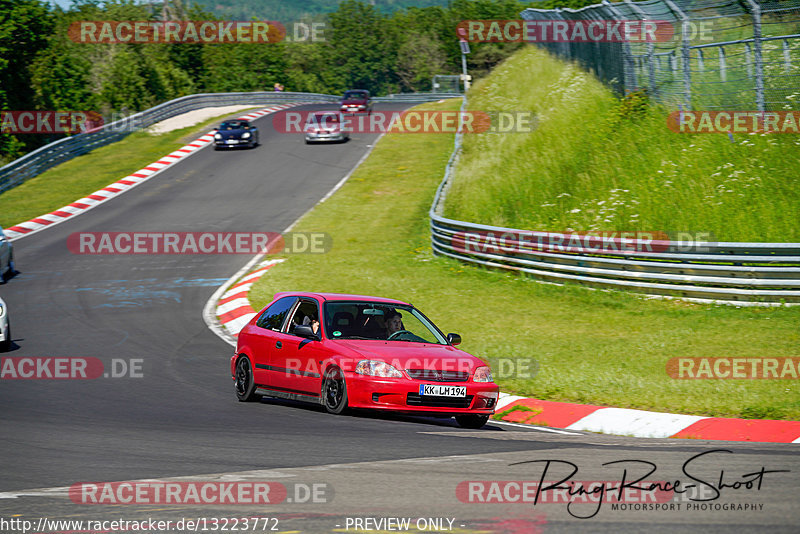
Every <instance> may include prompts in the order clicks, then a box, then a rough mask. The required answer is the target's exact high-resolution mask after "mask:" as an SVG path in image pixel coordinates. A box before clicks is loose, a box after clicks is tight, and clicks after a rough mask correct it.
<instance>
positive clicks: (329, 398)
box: [322, 368, 347, 415]
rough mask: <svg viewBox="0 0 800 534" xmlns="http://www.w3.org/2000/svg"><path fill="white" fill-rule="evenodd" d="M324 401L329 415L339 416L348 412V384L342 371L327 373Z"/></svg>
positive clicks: (323, 388) (324, 385) (323, 387)
mask: <svg viewBox="0 0 800 534" xmlns="http://www.w3.org/2000/svg"><path fill="white" fill-rule="evenodd" d="M322 401H323V404H324V405H325V409H326V410H327V411H328V413H332V414H334V415H339V414H342V413H344V412H345V411H346V410H347V383H346V382H345V380H344V373H342V371H341V370H340V369H338V368H334V369H331V370H330V371H328V372H327V373H325V381H324V382H323V384H322Z"/></svg>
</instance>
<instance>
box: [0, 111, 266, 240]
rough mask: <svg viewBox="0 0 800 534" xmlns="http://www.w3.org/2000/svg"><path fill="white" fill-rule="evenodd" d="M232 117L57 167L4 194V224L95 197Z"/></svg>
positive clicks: (0, 205)
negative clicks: (80, 199)
mask: <svg viewBox="0 0 800 534" xmlns="http://www.w3.org/2000/svg"><path fill="white" fill-rule="evenodd" d="M253 109H259V108H253ZM245 111H246V110H242V111H240V112H239V113H244V112H245ZM230 115H231V113H227V114H225V115H221V116H219V117H215V118H213V119H209V120H207V121H204V122H202V123H200V124H195V125H194V126H189V127H187V128H182V129H180V130H173V131H171V132H167V133H163V134H160V135H151V134H149V133H147V132H135V133H132V134H131V135H129V136H128V137H126V138H125V139H123V140H122V141H118V142H116V143H112V144H110V145H107V146H104V147H101V148H98V149H96V150H93V151H92V152H90V153H88V154H84V155H82V156H78V157H77V158H74V159H72V160H70V161H67V162H65V163H62V164H61V165H58V166H56V167H53V168H52V169H49V170H47V171H45V172H43V173H42V174H40V175H38V176H36V177H34V178H31V179H30V180H28V181H26V182H24V183H23V184H21V185H19V186H17V187H15V188H13V189H10V190H8V191H6V192H4V193H2V194H0V226H2V227H3V228H8V227H9V226H13V225H15V224H18V223H21V222H24V221H27V220H30V219H32V218H34V217H38V216H39V215H43V214H45V213H50V212H51V211H53V210H57V209H59V208H61V207H63V206H66V205H67V204H70V203H72V202H74V201H76V200H78V199H79V198H82V197H84V196H86V195H89V194H91V193H94V192H95V191H97V190H98V189H102V188H103V187H105V186H107V185H109V184H111V183H112V182H116V181H117V180H119V179H121V178H124V177H125V176H128V175H129V174H130V173H132V172H135V171H137V170H139V169H141V168H142V167H145V166H147V165H149V164H150V163H153V162H154V161H156V160H159V159H161V158H162V157H163V156H166V155H167V154H169V153H170V152H172V151H174V150H177V149H179V148H181V147H182V146H184V145H185V144H187V143H190V142H191V141H192V140H194V139H196V138H197V137H199V136H200V135H202V134H204V133H206V132H208V130H210V129H211V128H212V126H213V125H215V123H217V122H219V121H220V119H221V118H224V117H228V116H230ZM192 136H194V137H192Z"/></svg>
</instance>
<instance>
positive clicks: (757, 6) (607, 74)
mask: <svg viewBox="0 0 800 534" xmlns="http://www.w3.org/2000/svg"><path fill="white" fill-rule="evenodd" d="M521 16H522V18H523V19H525V20H529V21H561V20H563V21H581V22H591V21H638V22H639V23H640V24H641V23H643V22H645V21H650V22H652V23H657V22H659V21H663V22H664V23H668V24H671V26H672V28H673V29H674V32H672V35H671V37H668V38H667V39H661V38H659V39H656V40H650V41H649V42H634V41H630V40H629V41H627V42H549V43H544V42H542V43H539V44H540V45H541V46H543V47H545V48H547V49H549V50H550V51H551V52H552V53H554V54H555V55H557V56H559V57H561V58H564V59H569V60H574V61H577V62H579V63H580V64H581V65H582V66H583V67H584V68H587V69H589V70H591V71H593V72H594V73H595V74H596V75H597V76H598V77H599V78H600V79H601V80H603V81H604V82H606V83H607V84H609V85H610V86H611V87H612V88H613V89H614V90H615V91H616V92H618V93H620V94H625V93H627V92H630V91H637V90H646V91H647V92H648V93H649V94H650V95H651V96H652V97H653V98H655V99H657V100H659V101H661V102H663V103H664V104H666V105H668V106H672V107H678V106H681V107H682V108H683V109H709V110H713V109H752V110H758V111H765V110H767V111H779V110H800V0H768V1H756V0H645V1H643V2H632V1H630V0H626V1H625V2H613V3H612V2H608V1H604V2H603V3H602V4H597V5H593V6H589V7H586V8H583V9H579V10H572V9H554V10H542V9H526V10H525V11H523V12H522V13H521ZM664 25H666V24H664Z"/></svg>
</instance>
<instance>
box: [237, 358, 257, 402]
mask: <svg viewBox="0 0 800 534" xmlns="http://www.w3.org/2000/svg"><path fill="white" fill-rule="evenodd" d="M235 379H236V380H235V381H234V382H233V387H234V389H235V390H236V398H237V399H239V402H255V401H258V400H261V395H256V393H255V391H256V381H255V377H254V376H253V366H252V365H251V364H250V358H248V357H247V356H242V357H241V358H239V359H238V360H236V376H235Z"/></svg>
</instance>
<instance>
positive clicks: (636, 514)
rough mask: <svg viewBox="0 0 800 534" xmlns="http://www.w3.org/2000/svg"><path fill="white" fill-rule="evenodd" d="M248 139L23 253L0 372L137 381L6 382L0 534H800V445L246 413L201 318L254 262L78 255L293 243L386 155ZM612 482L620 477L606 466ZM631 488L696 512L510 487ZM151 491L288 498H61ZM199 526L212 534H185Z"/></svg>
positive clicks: (275, 137) (265, 129)
mask: <svg viewBox="0 0 800 534" xmlns="http://www.w3.org/2000/svg"><path fill="white" fill-rule="evenodd" d="M315 107H316V108H322V106H315ZM402 107H403V105H400V104H397V105H394V106H392V105H389V104H377V105H376V110H394V109H402ZM311 108H313V107H306V109H311ZM300 109H303V108H300ZM257 125H258V126H259V129H260V132H261V146H260V147H258V148H256V149H253V150H237V151H229V152H217V151H214V150H212V149H211V148H204V149H203V150H201V151H199V153H197V154H195V155H193V156H191V157H189V158H186V159H185V160H184V161H181V162H179V163H178V164H176V165H174V166H172V167H171V168H169V169H168V170H166V171H164V172H163V173H162V174H161V175H159V176H157V177H155V178H153V179H152V180H150V181H148V182H146V183H144V184H142V185H140V186H137V187H135V188H133V189H132V190H131V191H129V192H127V193H125V194H124V195H121V196H119V197H117V198H114V199H111V200H109V201H108V202H105V203H103V204H102V205H100V206H98V207H96V208H94V209H92V210H90V211H88V212H87V213H85V214H83V215H80V216H78V217H76V218H74V219H73V220H68V221H66V222H64V223H62V224H59V225H57V226H55V227H52V228H49V229H47V230H44V231H42V232H39V233H37V234H34V235H32V236H29V237H25V238H23V239H20V240H17V241H15V243H14V247H15V255H16V258H17V267H18V269H19V270H20V271H21V274H20V275H18V276H17V277H15V278H13V279H12V280H10V281H9V282H8V283H7V284H6V285H4V286H2V287H0V294H2V297H3V299H5V300H6V302H7V303H8V305H9V308H10V310H11V323H12V328H13V338H14V343H13V345H12V350H11V352H9V353H8V354H4V355H3V357H4V359H5V357H13V358H17V357H43V356H48V357H93V358H98V359H100V360H101V361H102V362H103V364H104V369H105V370H106V371H107V372H112V371H114V370H116V371H117V372H119V373H120V374H125V377H118V378H114V377H111V376H109V377H108V378H103V377H101V378H97V379H95V380H10V379H9V380H6V379H4V380H0V448H1V449H0V450H2V455H1V456H0V458H1V459H0V462H1V464H2V471H1V473H2V475H1V476H0V532H2V533H11V532H23V530H22V528H20V526H21V523H12V522H10V521H11V520H12V519H17V520H19V521H23V520H25V521H31V522H33V523H32V524H33V525H35V527H33V528H31V529H30V530H29V531H28V532H47V533H51V532H68V531H71V532H75V531H83V532H98V531H106V532H123V531H131V530H132V528H131V527H130V525H129V526H128V527H127V528H126V529H123V528H119V529H116V530H115V529H114V528H112V527H113V525H107V526H106V527H104V528H103V529H94V528H93V527H92V526H91V525H89V526H88V527H87V526H86V525H83V526H82V528H78V525H75V526H72V527H65V526H64V525H60V526H59V525H54V524H51V523H48V522H49V521H55V520H75V521H86V520H109V521H110V520H144V519H148V518H151V519H159V520H163V521H171V522H172V525H171V526H169V525H167V527H168V528H165V529H161V528H160V527H159V528H153V529H150V530H146V531H148V532H164V531H172V532H195V531H199V532H203V531H206V532H210V531H218V532H226V531H227V532H234V531H240V532H241V531H243V530H245V529H244V528H243V527H244V523H243V522H240V523H238V524H237V528H236V529H234V528H233V526H234V525H233V521H232V520H233V519H236V518H244V517H256V518H259V519H260V520H261V522H259V523H258V524H257V526H256V528H255V529H254V528H253V525H252V524H250V525H249V526H248V529H247V530H248V531H250V532H263V531H277V532H348V531H350V532H355V531H365V532H388V531H402V530H404V529H395V528H392V527H393V526H397V525H398V524H400V525H402V524H403V523H402V521H400V523H397V522H392V521H399V520H403V519H408V520H409V525H410V526H409V527H408V528H406V529H405V530H406V531H411V532H416V531H418V529H421V528H422V527H425V528H427V529H428V531H429V532H498V533H499V532H587V533H588V532H625V533H627V532H630V533H634V532H698V531H702V532H703V533H704V534H707V533H715V532H720V533H721V532H732V531H741V532H754V531H760V532H797V529H798V525H799V524H800V506H798V502H799V501H800V498H799V497H798V495H800V477H799V476H798V474H800V454H798V445H797V444H744V443H730V442H710V441H699V440H668V439H637V438H626V437H614V436H603V435H596V434H588V433H581V432H563V431H561V432H558V431H551V430H549V429H540V428H535V427H531V428H524V427H516V426H512V425H506V424H498V423H494V422H490V424H489V425H487V426H486V427H485V428H484V429H482V430H480V431H472V430H464V429H461V428H458V427H457V426H456V425H455V422H454V421H451V420H437V419H430V418H422V417H404V416H383V415H374V414H371V415H363V414H361V415H356V416H334V415H328V414H327V413H325V412H324V410H322V409H321V408H320V407H316V406H308V405H303V404H299V403H294V402H290V401H279V400H269V399H265V400H263V401H262V402H261V403H239V402H237V401H236V397H235V395H234V391H233V384H232V381H231V378H230V370H229V357H230V355H231V354H232V348H231V346H230V345H228V344H227V343H226V342H224V341H223V340H221V339H220V338H219V337H217V336H216V335H215V334H214V333H212V332H211V331H210V330H209V329H208V327H207V326H206V324H205V323H204V321H203V317H202V310H203V307H204V305H205V304H206V301H207V300H208V299H209V297H210V296H211V295H212V294H213V293H214V291H215V290H216V289H217V287H219V286H220V285H221V284H222V283H224V282H225V281H226V280H227V279H228V278H229V277H230V276H232V275H233V274H234V273H236V272H237V271H238V270H239V269H240V268H241V267H242V266H243V265H244V264H245V263H247V261H248V260H249V259H250V257H249V256H246V255H77V254H73V253H71V252H70V251H69V250H68V248H67V238H68V236H69V235H70V234H72V233H75V232H89V231H94V232H113V231H138V232H160V231H179V232H180V231H186V232H190V231H192V232H196V231H231V232H252V231H258V232H263V231H272V232H281V231H283V230H284V229H285V228H286V227H287V226H289V225H290V224H291V223H292V222H293V221H295V220H296V219H297V218H298V217H299V216H300V215H302V214H303V213H304V212H306V211H307V210H308V209H310V208H312V207H313V206H314V205H315V204H316V203H317V202H318V201H319V200H320V199H321V198H322V197H323V196H324V195H325V194H326V193H327V192H328V191H329V190H330V189H331V188H333V187H334V186H335V184H337V183H338V182H339V181H340V180H341V178H342V177H344V176H345V175H346V174H347V173H348V172H349V171H350V170H351V169H352V168H353V167H354V166H355V165H356V163H357V162H358V161H359V159H360V158H361V157H362V156H363V155H364V154H365V152H366V151H367V150H368V147H369V146H370V145H371V144H372V143H374V142H375V140H376V139H377V135H375V134H357V135H353V137H352V138H351V140H350V141H349V142H348V143H343V144H330V145H327V144H326V145H314V146H308V145H305V144H304V143H303V140H302V137H301V136H300V135H298V134H294V135H287V134H282V133H277V132H275V131H274V130H273V129H272V128H271V122H270V117H265V118H263V119H260V120H258V121H257ZM320 231H324V229H320ZM286 289H303V288H286ZM367 289H368V288H365V290H367ZM115 362H116V363H115ZM123 365H125V366H127V367H128V369H127V372H126V373H122V367H123ZM115 366H116V367H115ZM131 366H135V368H136V372H135V374H136V376H135V377H131V376H130V367H131ZM712 451H717V452H712ZM704 453H706V454H704ZM546 460H550V461H551V462H550V463H547V462H546ZM620 461H627V462H625V463H609V462H620ZM604 464H606V465H604ZM651 470H652V471H651ZM573 471H574V473H573ZM778 471H780V472H778ZM570 474H572V476H570ZM634 477H635V478H639V477H644V479H645V480H647V481H651V482H653V481H656V482H658V483H660V484H662V485H666V484H668V483H670V484H672V487H674V486H675V483H676V481H679V482H680V484H681V486H680V487H681V488H686V490H685V491H686V493H680V494H677V493H676V494H674V495H672V496H671V497H670V498H668V499H667V500H664V501H663V502H656V501H653V500H648V499H646V498H637V497H636V496H631V497H630V499H631V500H632V501H631V502H628V503H627V505H626V507H622V506H621V505H620V506H617V507H616V509H615V508H614V506H613V505H614V504H619V503H615V501H614V499H613V498H607V499H603V500H601V501H600V502H599V503H598V502H588V501H585V502H583V503H579V504H577V505H571V506H569V507H568V506H567V504H566V502H562V501H559V497H558V496H557V495H556V492H554V491H551V492H549V493H547V492H543V493H539V501H538V502H537V504H536V505H535V506H534V503H533V500H532V499H533V498H534V497H535V496H536V494H535V492H533V491H531V490H530V488H528V491H527V493H526V492H525V491H524V490H523V488H524V487H525V486H523V485H517V486H515V485H513V484H511V485H509V484H508V483H507V482H508V481H517V482H520V483H521V482H524V481H533V482H538V481H539V480H540V479H541V480H545V481H557V480H562V479H563V480H564V481H565V482H564V484H567V485H569V483H575V482H577V481H583V482H588V481H602V482H603V484H605V486H604V487H607V488H609V490H608V491H609V492H610V491H611V488H613V487H618V486H619V485H620V484H624V483H625V482H627V483H630V482H631V480H632V479H633V478H634ZM142 479H159V480H160V481H170V480H172V481H180V482H184V483H199V484H202V483H208V482H213V483H217V482H227V483H230V482H242V481H245V482H246V481H260V482H264V481H267V482H272V483H276V484H277V486H275V487H273V495H274V494H275V492H276V491H277V492H278V493H280V492H282V491H284V490H285V492H286V493H285V495H283V496H282V497H283V498H282V499H280V502H270V503H268V504H264V503H260V504H252V505H251V504H230V503H217V504H214V503H209V502H204V503H202V504H194V503H186V502H184V503H182V504H169V503H166V504H165V503H163V502H154V503H150V504H145V503H141V502H139V503H137V504H103V505H96V504H94V505H93V504H86V503H83V502H74V500H73V499H71V498H70V496H69V493H68V489H67V488H69V487H70V486H72V485H73V484H76V483H81V482H112V481H137V480H142ZM623 479H624V480H623ZM470 481H472V482H473V485H471V486H470V485H469V483H470ZM493 483H494V485H492V484H493ZM691 485H694V487H690V486H691ZM572 487H575V486H572ZM276 488H277V489H276ZM280 488H283V489H280ZM315 490H316V493H314V491H315ZM73 497H74V495H73ZM562 497H563V492H562ZM636 499H638V502H633V501H636ZM487 501H488V502H487ZM498 501H505V502H498ZM657 505H658V506H657ZM670 505H671V506H670ZM43 518H47V521H48V522H44V523H40V520H41V519H43ZM214 519H216V520H217V521H218V522H217V528H213V526H214V523H213V520H214ZM222 519H226V520H227V521H228V523H227V524H226V525H225V526H226V527H227V528H222V526H223V525H222V524H221V523H219V521H220V520H222ZM180 520H184V523H182V524H177V522H178V521H180ZM186 520H192V521H201V520H204V521H205V523H202V524H201V525H198V524H195V525H193V527H197V528H189V526H187V524H186V522H185V521H186ZM390 520H392V521H390ZM421 520H424V521H422V522H420V521H421ZM4 521H5V522H4ZM117 526H118V525H117ZM203 526H205V530H203Z"/></svg>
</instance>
